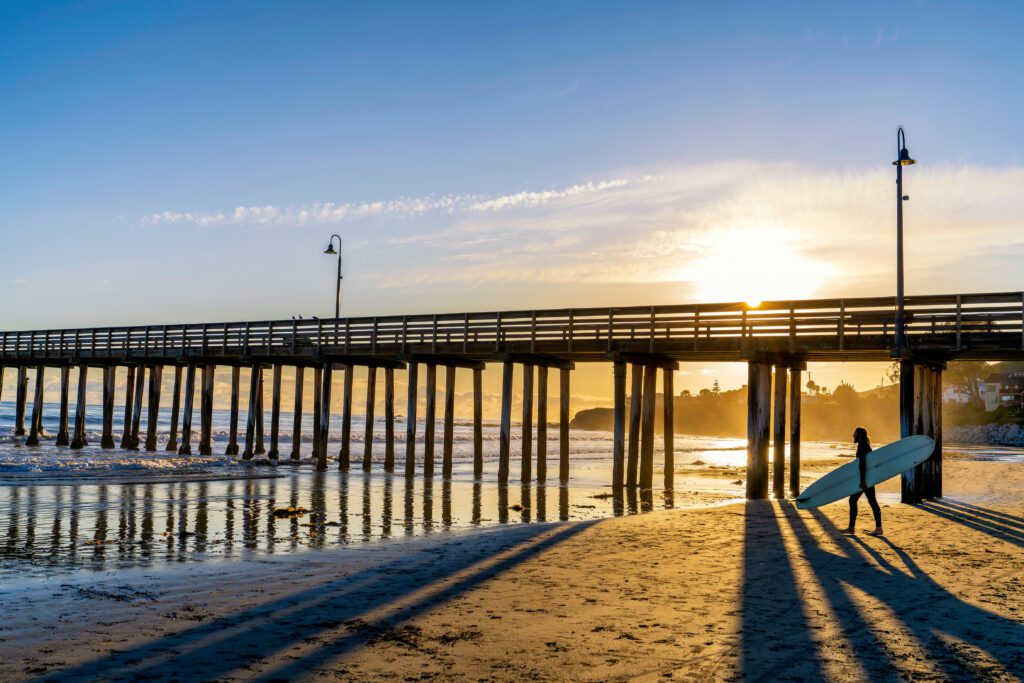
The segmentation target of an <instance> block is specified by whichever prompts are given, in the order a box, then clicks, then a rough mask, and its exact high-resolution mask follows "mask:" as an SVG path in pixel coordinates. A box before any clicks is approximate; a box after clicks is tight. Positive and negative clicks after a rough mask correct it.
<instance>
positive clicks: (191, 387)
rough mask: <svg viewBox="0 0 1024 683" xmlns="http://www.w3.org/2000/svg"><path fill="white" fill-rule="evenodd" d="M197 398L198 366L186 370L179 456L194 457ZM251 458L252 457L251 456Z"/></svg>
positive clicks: (190, 366) (191, 366)
mask: <svg viewBox="0 0 1024 683" xmlns="http://www.w3.org/2000/svg"><path fill="white" fill-rule="evenodd" d="M195 396H196V366H195V365H189V366H188V368H186V370H185V414H184V416H183V417H182V419H181V446H180V447H179V448H178V455H192V407H193V406H194V405H195ZM250 457H251V456H250Z"/></svg>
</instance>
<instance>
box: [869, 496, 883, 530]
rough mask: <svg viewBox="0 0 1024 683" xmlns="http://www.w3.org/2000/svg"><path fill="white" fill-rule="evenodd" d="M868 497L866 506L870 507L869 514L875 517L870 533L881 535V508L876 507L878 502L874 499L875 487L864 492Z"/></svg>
mask: <svg viewBox="0 0 1024 683" xmlns="http://www.w3.org/2000/svg"><path fill="white" fill-rule="evenodd" d="M865 493H867V496H868V504H869V505H870V506H871V514H873V515H874V516H875V530H874V532H872V534H873V535H876V536H881V535H882V508H880V507H879V506H878V500H877V499H876V498H875V487H874V486H872V487H870V488H869V489H868V490H867V491H865Z"/></svg>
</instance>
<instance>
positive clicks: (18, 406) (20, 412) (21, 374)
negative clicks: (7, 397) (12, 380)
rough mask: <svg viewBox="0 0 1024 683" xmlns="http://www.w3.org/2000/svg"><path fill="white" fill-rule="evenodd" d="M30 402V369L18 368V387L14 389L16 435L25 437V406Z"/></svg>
mask: <svg viewBox="0 0 1024 683" xmlns="http://www.w3.org/2000/svg"><path fill="white" fill-rule="evenodd" d="M27 402H28V369H27V368H25V366H24V365H22V366H19V367H18V385H17V386H16V387H15V388H14V435H15V436H25V404H26V403H27Z"/></svg>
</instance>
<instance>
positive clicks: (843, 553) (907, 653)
mask: <svg viewBox="0 0 1024 683" xmlns="http://www.w3.org/2000/svg"><path fill="white" fill-rule="evenodd" d="M922 507H924V508H925V509H927V510H928V512H931V513H933V514H939V515H941V516H943V517H945V518H947V519H950V520H951V521H956V522H958V523H961V524H964V525H965V526H968V527H970V528H972V529H976V530H978V531H981V532H982V533H986V534H990V535H992V536H994V537H996V538H999V539H1000V540H1003V541H1006V542H1008V543H1011V544H1015V545H1020V544H1021V541H1020V536H1019V535H1020V529H1021V528H1022V526H1024V524H1022V522H1021V520H1020V519H1019V518H1015V517H1014V516H1013V515H1007V514H1005V513H999V512H993V511H988V510H984V509H978V508H975V509H974V510H973V511H969V510H970V508H968V507H965V506H964V504H960V503H956V502H954V501H945V502H943V503H942V504H941V505H936V504H929V505H928V506H922ZM954 510H959V512H954ZM777 511H779V512H781V514H778V512H777ZM968 515H969V516H970V517H968ZM780 520H781V522H783V523H784V526H783V525H782V524H780ZM997 520H1001V521H997ZM813 526H817V527H818V528H817V529H812V527H813ZM996 526H999V529H998V530H997V529H996V528H995V527H996ZM745 528H746V533H745V539H744V584H743V588H742V619H743V624H742V627H741V629H742V630H741V640H742V654H741V666H742V671H743V676H744V678H745V679H747V680H775V679H779V678H786V679H795V680H829V679H834V678H835V677H836V675H837V673H845V675H848V676H850V677H853V678H860V677H867V678H868V679H870V680H906V679H908V678H911V679H913V678H918V677H920V676H921V675H925V677H933V678H942V679H945V680H988V679H992V678H998V677H999V676H1001V675H1005V674H1007V673H1008V674H1010V675H1012V676H1017V677H1020V676H1022V675H1024V651H1022V649H1021V647H1020V643H1022V642H1024V624H1022V623H1020V622H1018V621H1014V620H1012V619H1008V618H1006V617H1003V616H1000V615H998V614H996V613H994V612H990V611H988V610H985V609H983V608H981V607H978V606H975V605H972V604H969V603H966V602H964V601H963V600H961V599H960V598H959V597H957V596H956V595H954V594H952V593H951V592H950V591H949V590H948V589H947V588H946V587H944V586H943V585H941V584H939V583H938V582H936V581H935V580H934V579H933V578H932V577H930V576H929V575H928V574H927V573H926V572H925V571H923V570H922V569H921V567H920V566H919V564H918V563H917V562H915V560H914V558H913V557H912V555H911V553H910V552H908V551H907V550H906V549H904V548H902V547H900V545H898V544H897V543H895V542H893V541H891V540H890V539H888V538H877V539H876V538H869V539H862V538H860V537H857V536H844V535H842V534H840V533H838V530H837V529H836V527H835V525H834V524H833V523H832V521H831V520H829V519H828V518H827V517H826V516H825V515H824V514H823V513H822V512H821V511H819V510H812V511H810V513H809V514H808V513H801V512H799V511H797V510H796V508H795V507H794V506H793V505H792V504H790V503H788V502H781V503H775V504H772V503H769V502H767V501H752V502H750V503H748V505H747V518H746V527H745ZM822 532H824V533H825V535H826V536H827V538H828V539H830V540H831V541H833V542H834V543H835V544H836V545H833V544H832V543H825V542H823V540H824V539H823V538H822ZM836 546H838V547H836ZM797 570H799V571H797ZM965 570H966V569H965ZM812 595H813V596H816V597H815V598H812V597H811V596H812ZM823 620H829V621H830V623H824V622H823ZM840 650H842V651H843V652H844V653H845V658H844V657H843V656H841V655H840V653H839V651H840ZM844 659H845V661H844ZM851 660H852V661H851ZM851 669H852V670H851Z"/></svg>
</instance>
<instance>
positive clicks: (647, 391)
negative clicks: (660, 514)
mask: <svg viewBox="0 0 1024 683" xmlns="http://www.w3.org/2000/svg"><path fill="white" fill-rule="evenodd" d="M657 380H658V368H657V367H655V366H653V365H647V366H645V367H644V383H643V403H642V405H641V410H640V488H642V489H648V490H649V489H651V488H652V487H653V486H654V404H655V398H656V396H657V394H656V393H655V390H656V385H657Z"/></svg>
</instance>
